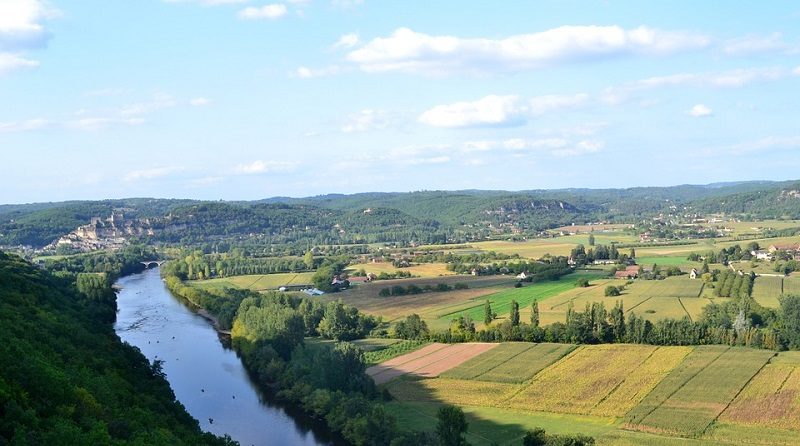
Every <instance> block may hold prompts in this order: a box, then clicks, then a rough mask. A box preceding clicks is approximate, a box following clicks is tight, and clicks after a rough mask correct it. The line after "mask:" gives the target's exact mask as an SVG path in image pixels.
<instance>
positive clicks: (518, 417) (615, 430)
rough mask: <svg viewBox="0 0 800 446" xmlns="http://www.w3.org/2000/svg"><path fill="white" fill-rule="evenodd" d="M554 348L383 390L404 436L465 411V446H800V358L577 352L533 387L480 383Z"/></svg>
mask: <svg viewBox="0 0 800 446" xmlns="http://www.w3.org/2000/svg"><path fill="white" fill-rule="evenodd" d="M526 345H527V346H528V348H525V347H526ZM548 345H552V344H525V343H507V344H501V345H500V346H498V347H496V348H495V349H493V350H489V351H488V352H486V353H484V354H481V355H478V356H476V357H474V358H473V359H471V360H469V361H465V362H464V363H462V365H461V366H459V367H456V368H453V369H451V370H450V371H449V372H447V373H444V374H442V375H441V376H440V377H439V378H434V379H422V378H419V377H408V376H406V377H401V378H399V379H396V380H393V381H391V382H389V383H387V384H385V386H386V388H387V389H388V390H389V392H390V393H391V394H392V396H393V397H394V398H395V401H394V402H392V403H390V404H389V405H388V407H387V409H388V410H389V411H390V412H391V413H393V414H397V415H398V422H399V424H400V425H401V426H408V427H409V428H412V427H413V428H414V429H419V428H420V426H429V427H430V428H433V427H434V426H435V423H436V418H435V413H436V409H437V408H438V407H439V406H440V405H441V404H455V405H458V406H461V407H462V408H464V410H465V413H466V415H467V417H468V421H469V422H470V429H469V434H468V439H469V440H470V441H472V442H473V443H474V444H481V445H483V444H485V445H489V444H494V443H497V444H502V445H506V444H508V445H510V444H519V441H520V438H521V436H522V435H524V432H525V430H526V429H530V428H531V427H543V428H545V429H546V430H547V431H548V432H552V433H583V434H587V435H592V436H594V437H595V438H596V440H597V444H601V445H604V444H606V445H612V444H613V445H631V446H633V445H679V444H694V445H722V444H762V445H763V444H798V443H797V442H798V441H800V418H798V417H800V410H799V407H800V396H799V395H800V371H798V370H797V369H798V368H800V353H798V352H786V353H780V354H777V355H776V354H775V353H774V352H771V351H765V350H753V349H745V348H736V347H734V348H730V347H727V346H700V347H657V346H645V345H630V344H617V345H595V346H580V347H578V348H577V349H575V350H574V351H572V352H571V353H569V354H567V355H566V356H565V357H563V358H562V359H560V360H556V361H555V362H553V363H552V364H551V365H549V366H545V367H544V368H543V369H542V370H541V371H539V372H538V373H535V376H534V377H533V378H532V379H529V380H527V381H524V382H520V381H518V382H517V383H512V382H492V381H487V380H482V379H483V378H482V377H483V376H485V375H486V374H487V373H491V372H492V371H494V370H497V369H498V368H500V367H502V366H504V365H506V364H516V365H517V367H518V368H519V369H520V370H522V369H523V368H524V367H525V366H526V365H527V364H529V360H528V359H526V358H525V357H524V355H528V354H530V356H531V357H535V355H532V354H531V352H533V351H535V350H536V349H537V348H542V347H547V346H548ZM565 347H566V346H565ZM569 347H570V348H574V347H572V346H569ZM491 362H495V363H496V364H497V365H496V366H495V367H491V364H490V363H491ZM457 377H463V378H457ZM631 429H633V430H631Z"/></svg>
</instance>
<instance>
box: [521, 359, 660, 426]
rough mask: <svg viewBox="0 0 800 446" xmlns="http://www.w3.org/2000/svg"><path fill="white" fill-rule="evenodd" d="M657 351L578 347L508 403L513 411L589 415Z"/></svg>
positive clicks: (547, 369) (542, 372)
mask: <svg viewBox="0 0 800 446" xmlns="http://www.w3.org/2000/svg"><path fill="white" fill-rule="evenodd" d="M656 349H657V347H653V346H644V345H599V346H592V347H582V348H579V349H577V350H576V351H574V352H573V353H572V354H570V355H568V356H567V357H565V358H564V359H563V360H561V361H559V362H557V363H556V364H555V365H553V366H551V367H548V368H546V369H544V370H542V371H541V372H540V373H539V374H538V375H536V377H535V378H534V380H533V381H531V383H530V385H528V386H527V387H526V388H525V389H523V390H522V391H521V392H520V393H519V394H517V395H516V396H515V397H514V398H512V399H511V400H510V402H509V404H510V405H511V407H512V408H516V409H524V410H542V411H547V412H562V413H574V414H589V413H591V412H592V409H593V408H594V407H595V406H596V405H597V404H599V403H600V402H601V401H603V399H604V398H605V397H606V396H607V395H608V394H609V393H610V392H611V391H612V390H613V389H615V388H616V387H617V386H619V385H620V384H621V383H622V382H623V381H625V379H626V378H627V377H628V376H629V375H630V374H632V373H636V371H635V370H636V369H637V368H638V367H639V366H640V365H641V364H642V363H644V362H645V361H646V360H647V359H648V357H649V356H650V355H652V354H653V352H655V351H656Z"/></svg>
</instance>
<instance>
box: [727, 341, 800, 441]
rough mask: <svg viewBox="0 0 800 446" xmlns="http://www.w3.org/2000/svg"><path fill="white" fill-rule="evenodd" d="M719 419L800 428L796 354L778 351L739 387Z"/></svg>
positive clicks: (798, 360)
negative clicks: (750, 378) (748, 380)
mask: <svg viewBox="0 0 800 446" xmlns="http://www.w3.org/2000/svg"><path fill="white" fill-rule="evenodd" d="M720 421H723V422H729V423H732V424H744V425H751V426H769V427H774V428H783V429H794V430H800V355H798V354H797V352H787V353H781V354H779V355H778V356H777V357H776V358H774V359H773V361H771V362H770V364H768V365H767V366H765V367H764V369H763V370H762V371H761V372H760V373H759V374H757V375H756V376H755V377H754V378H753V379H752V380H751V381H750V382H749V383H748V384H747V386H746V387H745V388H744V389H743V390H742V392H741V393H740V394H739V396H737V397H736V399H735V400H734V401H733V403H731V405H730V407H728V409H727V410H726V411H725V412H723V414H722V415H721V416H720Z"/></svg>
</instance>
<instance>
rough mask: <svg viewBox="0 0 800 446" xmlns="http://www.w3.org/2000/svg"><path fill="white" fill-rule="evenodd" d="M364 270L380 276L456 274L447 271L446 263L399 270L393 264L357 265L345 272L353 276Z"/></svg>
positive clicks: (419, 265) (420, 264) (422, 264)
mask: <svg viewBox="0 0 800 446" xmlns="http://www.w3.org/2000/svg"><path fill="white" fill-rule="evenodd" d="M362 269H363V270H364V271H365V272H366V273H373V274H380V273H387V274H394V273H398V272H401V271H402V272H407V273H411V275H412V276H415V277H439V276H452V275H453V274H455V273H454V272H452V271H448V270H447V265H446V264H444V263H419V264H413V265H411V266H408V267H405V268H397V267H395V266H394V265H392V263H391V262H378V263H357V264H353V265H349V266H348V267H347V269H346V270H345V272H346V273H348V274H351V275H352V274H353V273H354V272H356V271H360V270H362Z"/></svg>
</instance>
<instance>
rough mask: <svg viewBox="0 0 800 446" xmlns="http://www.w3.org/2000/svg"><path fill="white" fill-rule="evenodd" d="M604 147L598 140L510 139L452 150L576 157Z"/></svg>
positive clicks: (464, 145)
mask: <svg viewBox="0 0 800 446" xmlns="http://www.w3.org/2000/svg"><path fill="white" fill-rule="evenodd" d="M604 147H605V142H603V141H599V140H578V141H573V140H570V139H567V138H539V139H525V138H511V139H506V140H501V141H467V142H465V143H463V144H461V145H460V146H458V147H456V148H454V149H453V150H455V151H457V152H460V153H463V154H469V153H474V152H490V151H506V152H512V153H529V154H536V153H545V154H550V155H553V156H558V157H564V156H578V155H583V154H589V153H596V152H599V151H601V150H602V149H603V148H604Z"/></svg>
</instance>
